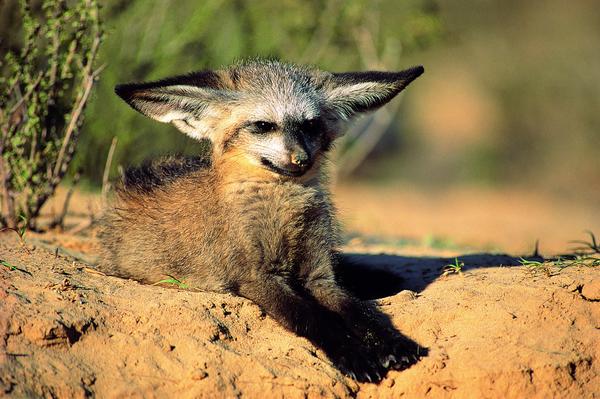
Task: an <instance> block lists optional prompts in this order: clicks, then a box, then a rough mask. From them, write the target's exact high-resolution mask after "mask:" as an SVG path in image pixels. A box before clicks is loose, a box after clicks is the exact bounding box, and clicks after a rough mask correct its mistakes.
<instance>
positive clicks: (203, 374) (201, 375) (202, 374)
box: [192, 369, 208, 381]
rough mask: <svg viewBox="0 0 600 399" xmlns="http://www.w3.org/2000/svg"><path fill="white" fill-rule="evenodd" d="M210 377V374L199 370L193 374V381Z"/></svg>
mask: <svg viewBox="0 0 600 399" xmlns="http://www.w3.org/2000/svg"><path fill="white" fill-rule="evenodd" d="M206 377H208V373H207V372H206V371H204V370H201V369H197V370H194V371H193V372H192V380H194V381H200V380H203V379H205V378H206Z"/></svg>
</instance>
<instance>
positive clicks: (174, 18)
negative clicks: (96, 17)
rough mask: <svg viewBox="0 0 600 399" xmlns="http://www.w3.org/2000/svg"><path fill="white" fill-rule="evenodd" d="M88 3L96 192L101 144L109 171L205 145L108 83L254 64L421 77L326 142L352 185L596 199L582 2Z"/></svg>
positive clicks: (591, 86)
mask: <svg viewBox="0 0 600 399" xmlns="http://www.w3.org/2000/svg"><path fill="white" fill-rule="evenodd" d="M14 1H15V0H5V2H4V3H0V37H1V38H2V42H0V51H5V49H6V47H7V46H6V43H10V42H11V40H13V36H14V35H13V33H14V32H15V31H18V29H19V27H18V26H15V25H14V18H13V17H11V13H10V10H11V6H10V4H12V3H14ZM103 4H104V8H103V10H102V15H103V16H104V19H105V20H106V23H107V27H108V35H107V39H106V41H105V43H104V46H103V48H102V49H101V53H100V57H101V60H102V62H105V63H106V64H107V68H106V70H105V71H104V72H103V76H102V78H101V79H100V82H99V85H98V87H97V90H95V92H94V94H93V96H92V100H91V103H90V107H89V108H88V110H87V114H86V116H87V118H86V125H85V126H84V131H83V133H82V135H81V146H80V150H81V151H80V152H79V155H78V157H77V158H76V160H75V163H76V166H77V167H81V168H83V170H84V173H85V174H86V175H87V176H88V177H89V178H90V179H92V181H94V182H96V183H97V182H99V181H100V179H101V175H102V166H103V165H104V162H105V160H106V156H107V152H108V149H109V146H110V143H111V140H112V138H113V137H114V136H117V137H118V145H117V149H116V153H115V159H114V162H113V166H118V165H123V166H126V165H130V164H135V163H139V162H140V161H141V160H142V159H145V158H148V157H153V156H156V155H158V154H163V153H170V152H198V151H202V150H203V149H204V148H205V147H203V146H202V145H201V144H198V143H195V142H193V141H192V140H190V139H188V138H186V137H185V136H184V135H182V134H179V133H178V132H177V131H176V130H175V129H174V128H172V127H171V126H168V125H163V124H159V123H156V122H153V121H150V120H147V119H146V118H144V117H143V116H141V115H138V114H137V113H135V112H133V111H132V110H131V109H129V108H128V107H127V106H126V105H125V104H123V103H122V102H121V101H120V100H119V99H118V98H117V97H116V96H115V95H114V93H113V87H114V85H115V84H117V83H122V82H127V81H135V80H151V79H156V78H162V77H165V76H169V75H173V74H180V73H185V72H188V71H191V70H199V69H203V68H214V67H219V66H221V65H225V64H229V63H231V62H232V61H234V60H236V59H239V58H243V57H250V56H257V55H258V56H274V57H279V58H281V59H284V60H288V61H293V62H297V63H312V64H316V65H318V66H319V67H321V68H324V69H328V70H332V71H343V70H357V69H367V68H373V69H375V68H378V69H399V68H404V67H406V66H410V65H414V64H418V63H422V64H424V65H425V67H426V73H425V75H424V76H423V77H422V78H420V79H419V80H417V81H416V82H415V83H414V86H411V87H410V88H409V89H408V90H407V94H406V96H405V97H404V99H403V101H398V100H395V101H394V102H392V103H391V104H390V105H389V106H388V107H385V108H384V109H383V110H381V111H379V112H378V114H379V113H382V116H380V117H379V120H374V119H372V118H371V119H369V118H367V119H366V120H364V121H361V122H360V123H359V126H358V128H357V130H356V131H354V132H350V133H351V134H350V135H349V137H350V139H348V140H347V141H346V142H345V143H342V145H341V146H340V147H342V148H343V149H344V150H347V151H344V152H346V153H348V154H351V155H352V156H350V157H349V159H346V160H345V161H344V162H342V163H341V164H342V165H343V167H342V169H345V170H354V165H355V164H356V163H357V162H359V161H360V168H358V169H356V171H355V172H354V173H353V176H357V177H362V178H365V179H369V180H371V181H372V180H375V179H376V180H378V181H383V182H389V181H390V179H398V178H401V179H408V180H416V181H418V182H420V183H422V182H429V183H431V184H433V185H444V184H454V183H456V182H465V181H466V182H479V183H485V184H497V183H502V184H509V183H519V184H526V185H528V186H531V187H538V186H539V187H544V188H550V189H552V190H558V191H565V192H569V191H579V190H585V189H591V190H592V191H594V190H598V187H600V157H599V156H598V155H599V154H598V148H600V112H598V109H600V108H599V106H600V104H599V103H600V53H599V52H598V47H599V38H600V14H599V13H598V12H597V2H595V1H593V0H578V1H576V2H562V1H560V0H549V1H547V2H545V3H544V6H543V7H541V6H540V5H539V4H537V3H531V2H520V1H516V0H505V1H501V0H485V1H481V2H459V1H456V0H408V1H402V2H399V1H393V0H378V1H367V0H350V1H336V0H332V1H324V0H322V1H317V0H307V1H293V0H280V1H275V0H258V1H252V2H243V1H235V0H205V1H202V2H196V1H191V0H145V1H142V0H133V1H124V0H106V1H105V2H104V3H103ZM6 10H8V11H6ZM404 100H406V101H404ZM366 129H368V130H370V131H372V130H373V129H378V130H379V131H378V132H376V134H374V135H373V134H372V135H371V136H370V137H371V138H373V137H375V138H376V140H370V141H369V140H366V141H365V140H361V139H360V138H361V137H363V136H364V135H363V134H362V133H363V131H365V130H366ZM373 142H374V143H373ZM353 149H354V150H353ZM367 155H368V158H367V159H366V162H362V160H363V158H364V156H367ZM113 169H115V170H113V172H112V173H113V175H114V174H115V171H116V168H113ZM594 188H596V189H594ZM595 192H597V191H595Z"/></svg>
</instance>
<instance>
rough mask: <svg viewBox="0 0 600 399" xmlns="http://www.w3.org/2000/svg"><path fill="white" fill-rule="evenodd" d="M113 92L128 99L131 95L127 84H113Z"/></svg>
mask: <svg viewBox="0 0 600 399" xmlns="http://www.w3.org/2000/svg"><path fill="white" fill-rule="evenodd" d="M115 93H116V94H117V95H118V96H119V97H121V98H122V99H123V100H125V101H128V100H130V99H131V97H132V96H133V90H132V87H131V85H129V84H120V85H116V86H115Z"/></svg>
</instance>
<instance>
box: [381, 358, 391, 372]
mask: <svg viewBox="0 0 600 399" xmlns="http://www.w3.org/2000/svg"><path fill="white" fill-rule="evenodd" d="M380 363H381V365H382V366H383V367H384V368H386V369H387V368H388V367H389V366H390V358H389V357H386V358H385V359H382V360H381V361H380Z"/></svg>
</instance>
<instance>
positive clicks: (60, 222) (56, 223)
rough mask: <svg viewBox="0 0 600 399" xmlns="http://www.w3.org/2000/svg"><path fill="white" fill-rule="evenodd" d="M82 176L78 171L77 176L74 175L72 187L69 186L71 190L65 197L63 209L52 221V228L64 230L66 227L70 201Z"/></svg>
mask: <svg viewBox="0 0 600 399" xmlns="http://www.w3.org/2000/svg"><path fill="white" fill-rule="evenodd" d="M80 178H81V172H80V171H77V173H75V176H73V183H72V184H71V187H69V191H67V195H66V197H65V202H63V207H62V211H61V212H60V214H59V215H58V216H57V217H56V218H55V219H54V220H53V221H52V223H50V228H51V229H52V228H55V227H58V228H59V229H60V230H63V229H64V228H65V217H66V216H67V211H68V210H69V203H70V201H71V197H72V196H73V193H74V192H75V186H77V183H79V179H80Z"/></svg>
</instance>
